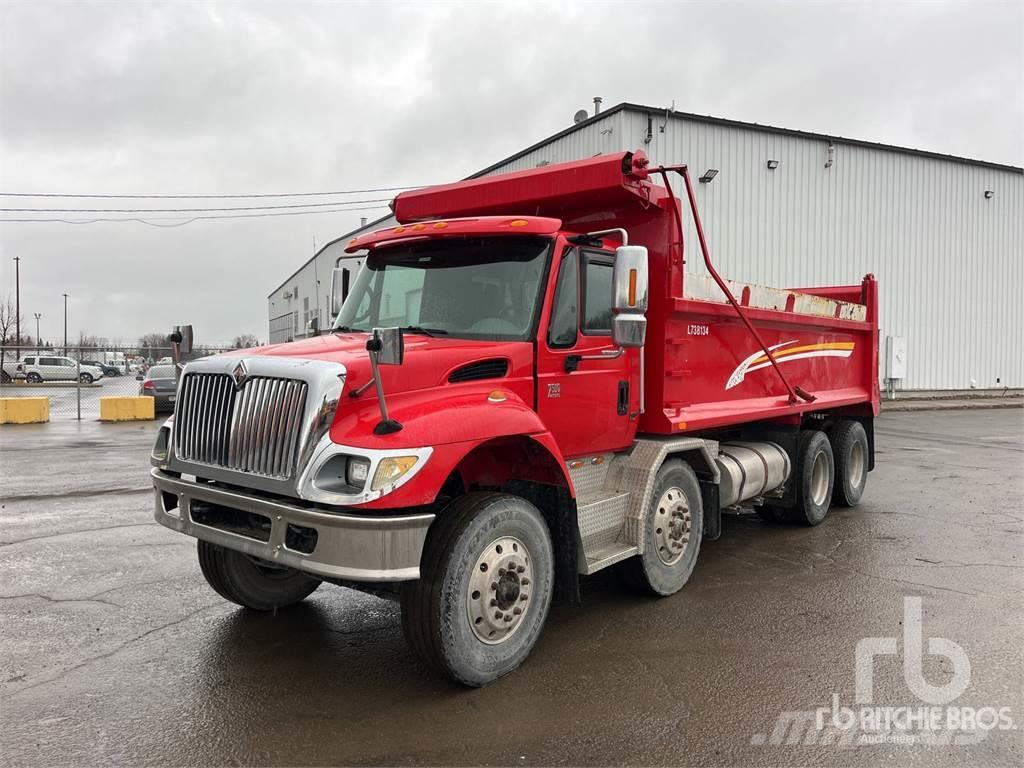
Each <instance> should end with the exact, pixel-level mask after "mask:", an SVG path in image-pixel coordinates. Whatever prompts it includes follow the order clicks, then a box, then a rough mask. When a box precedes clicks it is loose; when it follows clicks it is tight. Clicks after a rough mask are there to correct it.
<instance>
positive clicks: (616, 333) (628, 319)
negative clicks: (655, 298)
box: [612, 245, 648, 347]
mask: <svg viewBox="0 0 1024 768" xmlns="http://www.w3.org/2000/svg"><path fill="white" fill-rule="evenodd" d="M647 285H648V274H647V249H646V248H644V247H643V246H642V245H622V246H619V247H618V248H616V249H615V269H614V272H613V275H612V312H613V313H614V314H615V317H614V319H613V320H612V343H614V344H615V345H616V346H619V347H642V346H643V345H644V341H645V339H646V337H647V318H646V317H644V313H645V312H646V311H647Z"/></svg>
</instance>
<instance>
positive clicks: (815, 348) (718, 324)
mask: <svg viewBox="0 0 1024 768" xmlns="http://www.w3.org/2000/svg"><path fill="white" fill-rule="evenodd" d="M728 287H729V289H730V291H731V292H732V294H733V296H734V297H735V298H736V299H737V301H738V302H739V303H740V305H741V307H742V308H743V311H744V312H745V314H746V315H747V318H748V319H749V320H750V321H751V322H752V323H753V325H754V327H755V328H756V329H757V331H758V334H759V335H760V337H761V339H762V340H763V341H764V343H765V345H766V346H767V347H768V349H769V350H770V351H771V353H772V355H773V356H774V358H775V362H776V364H777V365H778V366H779V369H780V370H781V371H782V373H784V374H785V376H786V378H787V379H788V380H789V382H790V384H791V385H792V386H793V387H799V389H800V390H802V391H804V392H807V393H808V394H809V395H811V396H812V397H813V398H814V399H813V400H812V401H807V400H802V399H801V400H798V401H797V402H790V400H791V398H790V397H789V394H788V392H787V390H786V387H785V385H784V384H783V383H782V380H781V378H780V377H779V374H778V372H777V371H776V370H775V369H774V368H773V366H772V363H771V361H770V360H769V359H768V355H766V354H765V351H764V349H762V347H761V346H760V344H759V342H758V341H757V339H755V337H754V336H753V335H752V334H751V333H750V331H749V330H748V329H747V327H746V326H745V325H744V324H743V322H742V321H741V320H740V318H739V315H738V314H737V311H736V309H734V308H733V307H732V306H731V305H730V303H729V302H728V300H727V299H726V297H725V294H724V293H723V292H722V290H721V289H720V288H719V287H718V285H717V284H716V283H715V282H714V281H713V280H712V279H711V277H709V276H707V275H698V274H686V275H684V276H683V291H682V295H681V296H673V297H671V298H670V299H669V300H667V301H666V302H664V304H661V306H659V310H660V312H659V314H661V316H662V318H661V319H660V320H659V321H655V320H654V318H653V317H652V318H651V323H650V325H649V326H648V327H649V336H648V345H647V355H646V358H647V359H646V361H645V364H646V365H645V367H646V371H645V373H646V376H647V387H646V388H647V395H648V398H649V399H648V407H647V408H646V413H645V414H644V416H643V417H642V419H641V423H640V429H641V431H644V432H656V433H678V432H692V431H699V430H705V429H709V428H713V427H721V426H726V425H729V424H736V423H742V422H748V421H755V420H760V419H770V418H784V417H787V416H788V417H792V416H795V415H797V414H800V413H802V412H807V411H815V410H821V409H835V408H838V407H846V408H847V409H848V410H850V411H851V412H860V413H863V414H864V415H867V414H873V413H877V407H878V373H877V372H878V342H877V338H878V333H877V283H876V282H875V280H874V278H873V277H871V276H868V277H866V278H864V280H863V281H862V283H861V284H860V285H854V286H837V287H830V288H809V289H778V288H769V287H767V286H760V285H749V284H744V283H739V282H735V281H728ZM659 304H660V303H659ZM655 403H657V404H658V406H659V407H657V408H652V407H650V406H651V405H653V404H655Z"/></svg>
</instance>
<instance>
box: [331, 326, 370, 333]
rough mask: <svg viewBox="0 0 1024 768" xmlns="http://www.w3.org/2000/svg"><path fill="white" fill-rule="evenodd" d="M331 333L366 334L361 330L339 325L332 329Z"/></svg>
mask: <svg viewBox="0 0 1024 768" xmlns="http://www.w3.org/2000/svg"><path fill="white" fill-rule="evenodd" d="M331 333H366V331H364V330H362V329H360V328H352V327H350V326H347V325H337V326H335V327H334V328H332V329H331Z"/></svg>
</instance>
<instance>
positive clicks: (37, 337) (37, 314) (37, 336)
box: [32, 312, 43, 355]
mask: <svg viewBox="0 0 1024 768" xmlns="http://www.w3.org/2000/svg"><path fill="white" fill-rule="evenodd" d="M32 314H34V315H35V316H36V354H37V355H38V354H39V318H41V317H42V316H43V314H42V312H33V313H32Z"/></svg>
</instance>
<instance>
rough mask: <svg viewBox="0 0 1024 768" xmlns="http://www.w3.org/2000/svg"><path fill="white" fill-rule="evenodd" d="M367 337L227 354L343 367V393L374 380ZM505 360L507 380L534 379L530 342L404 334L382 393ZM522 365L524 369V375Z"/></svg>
mask: <svg viewBox="0 0 1024 768" xmlns="http://www.w3.org/2000/svg"><path fill="white" fill-rule="evenodd" d="M367 338H368V335H367V334H365V333H332V334H328V335H325V336H315V337H313V338H310V339H302V340H300V341H292V342H288V343H287V344H271V345H269V346H265V347H255V348H253V349H240V350H232V351H231V352H226V353H225V354H226V355H232V356H241V357H252V356H256V355H261V356H270V357H296V358H302V359H304V360H326V361H328V362H334V363H341V364H342V365H344V366H345V368H346V369H347V370H348V375H347V376H346V378H345V391H346V392H351V391H352V390H353V389H355V388H358V387H360V386H362V385H363V384H365V383H366V382H367V381H369V379H370V358H369V355H368V353H367V352H366V340H367ZM494 358H504V359H507V360H508V361H509V376H522V375H530V369H531V367H532V362H533V345H532V344H531V343H530V342H526V341H476V340H472V339H446V338H443V337H436V336H435V337H431V336H424V335H422V334H413V333H407V334H405V362H404V363H403V364H402V365H400V366H392V365H382V366H381V368H380V373H381V380H382V382H383V384H384V390H385V392H387V393H388V394H389V395H390V394H398V393H400V392H411V391H413V390H416V389H426V388H428V387H436V386H442V385H444V384H446V383H447V380H448V375H449V374H450V373H451V372H452V371H454V370H455V369H456V368H459V367H461V366H463V365H465V364H467V363H472V362H475V361H478V360H491V359H494ZM524 366H525V368H526V370H525V371H524Z"/></svg>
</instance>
